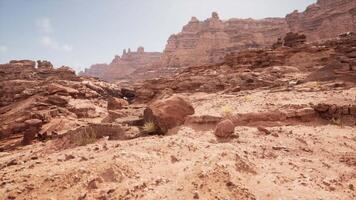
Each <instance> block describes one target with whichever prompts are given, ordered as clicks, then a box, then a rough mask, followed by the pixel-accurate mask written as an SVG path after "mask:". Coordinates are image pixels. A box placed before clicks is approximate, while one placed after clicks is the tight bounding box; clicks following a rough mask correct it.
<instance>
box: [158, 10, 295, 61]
mask: <svg viewBox="0 0 356 200" xmlns="http://www.w3.org/2000/svg"><path fill="white" fill-rule="evenodd" d="M287 32H288V25H287V23H286V21H285V20H284V19H281V18H268V19H262V20H253V19H230V20H228V21H222V20H220V19H219V16H218V14H217V13H213V14H212V17H211V18H209V19H207V20H205V21H199V20H198V19H197V18H195V17H193V18H192V19H191V20H190V22H189V23H188V24H187V25H186V26H184V27H183V30H182V32H181V33H178V34H175V35H172V36H171V37H170V38H169V39H168V42H167V45H166V48H165V50H164V53H163V56H162V60H161V61H162V65H163V66H166V67H188V66H193V65H200V64H208V63H218V62H221V61H222V60H223V58H224V55H225V53H226V52H227V51H229V50H231V49H235V50H240V49H246V48H251V47H265V46H268V45H271V44H273V42H275V40H276V39H277V38H278V37H282V36H283V35H284V34H285V33H287Z"/></svg>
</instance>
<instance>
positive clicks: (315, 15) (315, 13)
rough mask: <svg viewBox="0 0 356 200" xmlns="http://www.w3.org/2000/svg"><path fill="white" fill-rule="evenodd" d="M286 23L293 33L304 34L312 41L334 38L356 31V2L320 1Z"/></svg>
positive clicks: (290, 16)
mask: <svg viewBox="0 0 356 200" xmlns="http://www.w3.org/2000/svg"><path fill="white" fill-rule="evenodd" d="M286 21H287V23H288V26H289V29H290V31H292V32H302V33H303V34H305V35H306V36H307V38H308V39H309V40H310V41H313V40H319V39H326V38H333V37H336V36H338V35H339V34H340V33H344V32H348V31H351V32H355V31H356V1H355V0H318V1H317V3H315V4H312V5H310V6H309V7H308V8H307V9H306V10H305V11H304V12H302V13H299V12H298V11H294V12H293V13H291V14H289V15H287V17H286Z"/></svg>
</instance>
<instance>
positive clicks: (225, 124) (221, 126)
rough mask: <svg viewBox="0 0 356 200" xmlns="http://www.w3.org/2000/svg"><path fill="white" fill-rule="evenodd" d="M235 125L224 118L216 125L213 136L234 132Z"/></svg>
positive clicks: (226, 135)
mask: <svg viewBox="0 0 356 200" xmlns="http://www.w3.org/2000/svg"><path fill="white" fill-rule="evenodd" d="M234 130H235V125H234V123H233V122H232V121H231V120H230V119H226V120H224V121H222V122H220V123H218V124H217V125H216V128H215V136H217V137H230V136H232V134H233V133H234Z"/></svg>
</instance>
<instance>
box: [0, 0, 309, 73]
mask: <svg viewBox="0 0 356 200" xmlns="http://www.w3.org/2000/svg"><path fill="white" fill-rule="evenodd" d="M315 2H316V0H174V1H173V0H0V63H6V62H8V61H9V60H13V59H31V60H38V59H41V60H49V61H51V62H52V63H53V64H54V65H55V66H58V67H59V66H62V65H66V66H70V67H72V68H74V69H75V70H77V71H79V70H83V69H84V68H85V67H88V66H90V65H91V64H95V63H110V62H111V60H112V59H113V58H114V56H115V55H120V54H121V53H122V50H123V49H127V48H131V50H136V49H137V47H139V46H143V47H145V51H160V52H162V51H163V50H164V47H165V44H166V42H167V39H168V38H169V36H170V35H171V34H174V33H178V32H180V31H181V29H182V27H183V25H185V24H187V23H188V22H189V20H190V18H191V17H192V16H195V17H197V18H198V19H199V20H204V19H206V18H209V17H210V16H211V13H212V12H213V11H216V12H218V13H219V16H220V18H221V19H223V20H224V19H229V18H254V19H261V18H265V17H284V16H285V15H286V14H288V13H291V12H292V11H294V10H299V11H304V10H305V8H306V7H307V6H308V5H310V4H312V3H315Z"/></svg>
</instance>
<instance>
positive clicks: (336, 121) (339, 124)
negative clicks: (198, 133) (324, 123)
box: [330, 117, 343, 127]
mask: <svg viewBox="0 0 356 200" xmlns="http://www.w3.org/2000/svg"><path fill="white" fill-rule="evenodd" d="M330 121H331V123H332V124H334V125H338V126H341V127H343V124H342V121H341V119H340V118H335V117H333V118H332V119H331V120H330Z"/></svg>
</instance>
